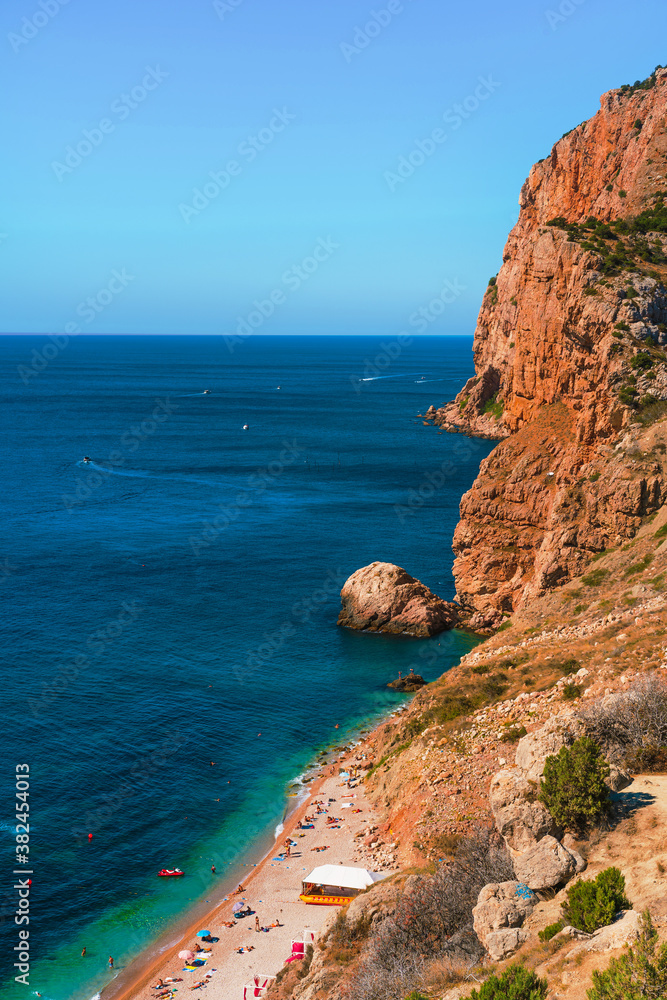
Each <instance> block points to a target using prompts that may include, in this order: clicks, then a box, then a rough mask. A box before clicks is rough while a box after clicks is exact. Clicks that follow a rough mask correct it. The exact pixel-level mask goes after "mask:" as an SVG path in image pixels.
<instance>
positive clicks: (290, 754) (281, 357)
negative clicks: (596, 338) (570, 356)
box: [0, 335, 493, 1000]
mask: <svg viewBox="0 0 667 1000" xmlns="http://www.w3.org/2000/svg"><path fill="white" fill-rule="evenodd" d="M472 374H473V358H472V338H471V337H463V336H462V337H456V336H450V337H438V336H428V337H421V338H414V339H413V340H412V341H411V342H408V343H406V342H405V341H402V342H401V343H399V342H398V341H392V340H391V339H390V338H386V337H384V338H383V337H362V336H359V337H356V336H322V337H307V336H299V337H266V336H259V335H256V336H253V337H248V338H246V339H245V340H240V341H239V342H235V343H230V342H229V341H225V340H224V339H223V338H218V337H199V336H170V337H166V336H165V337H160V336H151V337H115V336H108V337H92V336H89V337H86V336H79V337H73V338H70V339H69V341H67V340H66V339H65V338H59V337H57V338H53V339H49V338H48V337H45V336H39V337H32V336H4V337H2V338H0V378H1V385H0V392H1V394H2V416H3V433H2V440H1V442H0V448H1V462H2V471H3V476H2V482H1V484H0V506H1V508H2V523H3V527H4V531H3V547H2V550H1V551H0V592H1V594H2V598H3V599H2V602H1V604H2V611H1V623H0V625H1V629H2V646H3V649H4V650H5V653H6V655H5V657H4V667H3V673H2V707H3V713H2V716H3V719H2V727H1V728H0V789H1V794H0V871H1V872H2V878H1V884H2V894H1V897H0V995H1V996H2V997H6V998H7V1000H14V998H21V1000H24V998H25V997H27V996H33V995H35V994H37V993H39V994H41V995H42V997H44V998H45V1000H90V998H91V997H94V996H95V995H96V994H98V993H99V991H100V990H102V989H103V988H104V987H105V986H106V985H107V984H109V983H110V982H111V981H112V979H113V977H114V976H116V975H118V973H119V972H122V970H123V969H124V968H126V967H127V965H128V963H130V962H131V961H132V960H133V959H135V958H136V957H137V955H139V954H140V953H142V951H143V950H144V949H147V948H150V947H151V946H154V943H155V942H156V941H157V940H158V939H161V940H163V941H164V940H165V937H164V936H165V934H166V935H167V937H168V935H169V931H170V928H172V927H174V926H175V922H176V921H178V920H179V918H182V917H183V914H184V913H186V912H187V911H188V910H189V908H191V907H194V906H196V905H205V904H206V903H207V902H211V901H214V900H215V899H217V898H219V897H220V895H221V894H222V893H223V891H224V890H225V886H227V888H229V885H230V884H231V881H232V880H235V879H238V878H240V877H242V875H243V873H244V872H247V871H248V870H249V868H251V867H252V865H253V864H256V863H257V862H258V861H259V860H260V858H261V857H262V856H263V854H264V853H265V852H266V851H267V850H268V848H269V847H270V845H271V842H272V838H273V835H274V831H275V830H276V829H277V828H278V829H279V828H280V824H281V822H282V821H283V819H284V817H285V815H286V812H287V810H289V808H290V806H292V805H293V804H294V803H295V802H296V801H298V798H299V795H300V794H302V793H303V791H304V781H305V780H306V779H305V777H304V776H305V775H307V774H308V773H310V771H311V770H312V764H313V761H314V759H315V758H316V757H317V755H318V754H319V753H321V752H323V751H327V750H328V751H331V750H332V748H335V747H337V746H341V745H343V744H344V743H345V742H347V741H350V740H354V739H355V738H357V737H358V736H359V734H360V733H361V732H362V731H363V730H364V729H366V728H368V727H369V726H371V725H372V724H373V723H375V722H376V721H377V720H378V719H380V718H382V717H383V716H386V715H388V714H390V713H392V712H395V711H397V710H398V709H399V708H400V707H401V705H403V704H404V703H405V700H406V698H405V696H402V695H399V694H396V693H394V692H393V691H392V690H391V689H389V688H388V687H387V684H388V682H389V681H391V680H393V679H395V678H396V677H397V676H398V672H399V671H402V672H403V673H405V672H407V671H408V670H409V669H410V667H411V666H412V667H414V669H415V670H416V671H417V672H418V673H420V674H422V675H423V676H424V677H425V678H426V680H433V679H434V678H436V677H438V676H439V675H440V674H442V673H443V672H444V671H446V670H447V669H449V668H450V667H451V666H453V665H454V664H455V663H457V662H458V660H459V658H460V656H461V655H462V654H464V653H465V652H467V651H468V650H469V649H471V648H472V646H473V645H474V639H473V638H472V637H471V636H469V635H466V634H465V633H463V632H458V631H452V632H447V633H444V634H443V635H440V636H438V637H436V638H433V639H430V640H416V639H409V638H400V637H389V636H378V635H372V634H364V633H356V632H351V631H347V630H343V629H341V628H339V627H338V626H337V624H336V619H337V615H338V611H339V607H340V589H341V586H342V585H343V583H344V581H345V579H346V578H347V577H348V576H349V575H350V574H351V573H352V572H354V571H355V570H356V569H358V568H359V567H361V566H365V565H367V564H368V563H371V562H373V561H375V560H380V561H387V562H393V563H397V564H399V565H400V566H403V567H404V568H405V569H406V570H407V571H408V572H410V573H411V574H413V575H414V576H416V577H418V578H419V579H420V580H422V581H423V582H424V583H425V584H427V585H428V586H429V587H431V589H433V590H434V591H435V592H436V593H438V594H439V595H441V596H442V597H443V598H452V597H453V596H454V583H453V578H452V573H451V568H452V552H451V543H452V535H453V531H454V528H455V525H456V522H457V520H458V508H459V502H460V499H461V495H462V494H463V493H464V492H465V491H466V490H467V489H469V487H470V486H471V484H472V482H473V480H474V478H475V476H476V474H477V470H478V468H479V464H480V461H481V460H482V459H484V458H485V457H486V456H487V455H488V454H489V452H490V450H491V448H492V447H493V444H492V443H491V442H488V441H480V440H471V439H469V438H467V437H465V436H463V435H450V434H446V433H444V432H441V431H439V430H438V429H437V428H436V427H434V426H432V425H426V424H425V422H424V421H423V419H422V418H421V417H420V416H419V415H420V414H422V413H424V412H425V411H426V409H427V408H428V406H429V405H430V404H431V403H435V404H439V403H442V402H443V401H445V400H448V399H451V398H453V396H454V394H455V393H456V392H457V391H458V389H459V388H460V387H461V386H462V385H463V383H464V382H465V381H466V379H467V378H469V377H470V376H471V375H472ZM85 458H87V459H89V461H84V459H85ZM26 792H28V795H26V794H25V793H26ZM17 794H18V795H19V797H18V798H17ZM24 803H27V804H28V806H29V810H28V812H29V817H28V819H27V822H26V823H24V822H23V819H25V818H26V817H25V814H26V810H25V806H24ZM17 807H18V808H19V815H20V817H21V819H20V820H17V819H16V815H17V813H16V809H17ZM17 823H20V829H19V830H18V831H17ZM24 826H28V827H29V830H24V829H23V827H24ZM17 836H18V838H19V843H17ZM19 845H20V847H21V848H24V847H28V848H29V852H27V851H25V850H21V851H20V852H19ZM17 852H18V853H20V854H21V855H22V857H25V858H27V864H26V863H25V862H24V861H19V860H17ZM213 865H214V866H215V868H216V873H215V874H213V873H212V872H211V866H213ZM176 867H179V868H181V869H182V870H183V871H184V872H185V873H186V875H185V877H184V878H182V879H175V880H170V879H160V878H157V877H156V873H157V872H158V871H159V870H160V869H161V868H176ZM28 873H29V874H28ZM300 877H301V871H300V870H299V871H297V870H296V869H295V872H294V878H295V892H298V886H299V881H300ZM28 878H29V879H31V885H30V887H29V889H30V893H29V897H28V899H27V902H26V901H25V893H24V894H23V900H24V901H23V902H21V898H20V891H21V890H20V888H19V887H20V885H21V884H22V883H25V882H26V880H27V879H28ZM26 906H29V910H27V912H26ZM25 916H27V917H28V919H29V923H27V922H26V921H25V920H24V917H25ZM17 921H23V922H22V923H19V922H17ZM20 930H29V939H26V938H25V937H23V938H22V939H21V938H19V931H20ZM26 940H28V943H29V955H30V959H29V965H30V972H29V980H28V981H29V986H26V985H24V983H23V982H16V979H15V977H16V976H18V975H21V969H20V965H21V963H20V962H19V961H18V958H19V956H20V951H19V948H21V947H23V948H24V953H23V955H24V958H25V942H26ZM84 947H85V948H86V955H85V957H83V958H82V957H81V951H82V949H83V948H84ZM109 956H113V958H114V970H113V971H111V970H109V968H108V958H109ZM15 963H17V964H15Z"/></svg>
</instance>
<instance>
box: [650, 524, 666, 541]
mask: <svg viewBox="0 0 667 1000" xmlns="http://www.w3.org/2000/svg"><path fill="white" fill-rule="evenodd" d="M665 535H667V524H663V526H662V528H658V530H657V531H656V533H655V534H654V536H653V537H654V538H664V537H665Z"/></svg>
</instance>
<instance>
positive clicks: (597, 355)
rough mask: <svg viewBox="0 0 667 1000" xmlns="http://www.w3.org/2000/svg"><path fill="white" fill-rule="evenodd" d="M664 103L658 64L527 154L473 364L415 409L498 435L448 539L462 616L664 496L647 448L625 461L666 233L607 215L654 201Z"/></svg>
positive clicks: (653, 342)
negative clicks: (539, 155)
mask: <svg viewBox="0 0 667 1000" xmlns="http://www.w3.org/2000/svg"><path fill="white" fill-rule="evenodd" d="M666 113H667V71H666V70H658V71H657V73H656V76H655V79H654V86H652V87H651V88H649V89H643V90H637V91H634V92H631V93H628V92H623V91H619V90H616V91H611V92H610V93H608V94H606V95H605V96H604V97H603V98H602V102H601V109H600V111H599V112H598V114H597V115H596V116H595V117H594V118H592V119H591V120H590V121H588V122H585V123H584V124H582V125H580V126H579V127H577V128H575V129H573V130H572V132H570V133H569V134H568V135H566V136H564V137H563V138H562V139H561V140H560V141H559V142H557V143H556V145H555V146H554V147H553V149H552V151H551V154H550V155H549V156H548V157H547V158H546V159H545V160H542V161H541V162H540V163H538V164H536V165H535V166H534V167H533V169H532V170H531V172H530V176H529V177H528V180H527V181H526V183H525V184H524V187H523V190H522V192H521V199H520V204H521V213H520V217H519V221H518V222H517V224H516V226H515V227H514V229H513V230H512V232H511V234H510V236H509V239H508V242H507V245H506V247H505V251H504V254H503V264H502V267H501V269H500V272H499V274H498V276H497V278H496V279H493V281H492V283H491V284H490V285H489V288H488V290H487V292H486V295H485V297H484V301H483V304H482V308H481V311H480V314H479V320H478V324H477V329H476V331H475V342H474V355H475V368H476V373H477V374H476V375H475V377H474V378H472V379H470V380H469V382H468V383H467V384H466V386H465V387H464V388H463V389H462V391H461V392H460V393H459V395H458V396H457V397H456V400H455V401H454V402H453V403H450V404H447V405H446V406H444V407H442V408H440V409H436V408H435V407H433V408H431V410H429V412H428V413H427V416H428V417H430V418H431V419H433V420H434V421H435V423H437V424H438V425H439V426H441V427H444V428H446V429H447V430H453V431H462V432H464V433H467V434H472V435H479V436H483V437H490V438H499V439H505V440H503V441H502V443H501V444H499V445H498V447H497V448H496V449H495V450H494V451H493V452H492V453H491V455H490V456H489V457H488V458H487V459H486V460H485V461H484V462H483V463H482V465H481V468H480V473H479V476H478V478H477V480H476V482H475V484H474V485H473V487H472V489H471V490H470V492H469V493H467V494H466V495H465V496H464V497H463V500H462V503H461V521H460V523H459V525H458V527H457V529H456V534H455V537H454V550H455V554H456V562H455V565H454V575H455V578H456V584H457V599H458V600H459V601H460V603H461V604H462V605H463V606H464V607H465V608H467V609H468V610H469V611H470V612H471V613H473V614H474V615H475V618H474V619H473V621H472V622H471V626H473V627H474V626H477V627H478V628H483V627H485V626H486V627H493V626H496V625H498V624H499V622H500V621H501V620H502V618H503V616H505V615H508V614H511V613H512V612H513V611H515V610H516V609H517V608H520V607H523V606H525V605H526V604H527V602H528V601H530V600H531V599H532V598H534V597H536V596H539V595H541V594H543V593H545V592H546V591H548V590H550V589H552V588H553V587H555V586H558V585H560V584H562V583H565V582H567V581H568V580H569V579H571V578H572V577H574V576H576V575H579V574H580V573H581V572H582V571H583V569H584V567H585V566H586V564H587V562H588V559H589V558H590V556H591V555H592V554H593V553H596V552H600V551H602V550H603V549H606V548H608V547H610V546H611V545H615V544H622V543H623V541H624V540H627V539H629V538H631V537H632V536H633V535H634V533H635V532H636V530H637V528H638V526H639V525H640V523H641V520H642V518H643V517H645V516H646V515H648V514H651V513H652V512H654V511H655V510H657V509H658V507H659V506H660V505H661V504H662V503H663V502H664V501H665V499H666V497H667V489H666V485H665V480H664V478H663V476H662V473H661V467H660V466H659V465H658V464H657V463H656V462H655V460H652V459H651V456H637V457H636V459H635V460H634V462H633V463H631V462H629V461H628V460H627V453H628V451H629V450H630V451H631V450H632V448H633V437H634V430H633V426H632V425H633V422H634V421H635V420H636V406H637V403H638V402H639V401H640V400H644V401H646V403H645V405H646V406H648V405H650V401H651V400H665V399H667V364H666V363H665V362H666V360H667V359H666V358H665V353H664V351H663V350H662V345H664V344H665V343H667V266H666V264H667V253H666V251H667V235H666V234H665V233H664V232H660V231H657V232H652V231H651V227H650V220H649V223H647V224H646V225H644V229H647V227H648V233H645V234H643V235H641V236H639V237H638V236H636V235H633V232H632V227H626V228H625V229H623V228H621V229H618V228H614V229H611V228H610V226H609V224H610V223H614V224H615V223H616V222H617V221H618V220H628V219H632V218H634V217H636V216H637V215H639V214H640V213H643V212H645V211H646V210H649V212H650V211H652V210H654V209H655V208H656V206H658V208H659V207H660V206H661V205H662V204H663V203H662V201H660V192H661V191H662V190H663V189H664V187H665V179H664V160H665V157H667V131H665V128H664V121H665V115H666ZM654 217H655V214H654V215H653V216H651V217H650V218H654ZM592 219H593V220H597V223H598V224H597V226H595V225H594V224H593V222H592V221H591V220H592ZM656 225H659V224H657V223H656ZM647 237H648V238H647ZM638 352H645V354H646V356H645V357H643V360H642V362H641V364H639V365H638V364H637V363H636V357H637V354H638Z"/></svg>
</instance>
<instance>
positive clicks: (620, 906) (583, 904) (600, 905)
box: [563, 868, 631, 934]
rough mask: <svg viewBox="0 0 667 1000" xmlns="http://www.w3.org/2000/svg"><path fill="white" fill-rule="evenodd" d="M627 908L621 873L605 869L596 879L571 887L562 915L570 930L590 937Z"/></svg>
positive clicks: (576, 883) (616, 870)
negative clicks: (575, 929)
mask: <svg viewBox="0 0 667 1000" xmlns="http://www.w3.org/2000/svg"><path fill="white" fill-rule="evenodd" d="M630 905H631V904H630V902H629V900H628V898H627V896H626V895H625V878H624V876H623V874H622V873H621V872H620V871H619V869H618V868H607V869H605V871H603V872H600V874H599V875H598V877H597V878H595V879H588V880H587V881H581V882H575V883H574V885H571V886H570V888H569V889H568V890H567V902H566V903H565V905H564V906H563V914H564V915H565V919H566V920H567V922H568V923H569V924H571V925H572V927H576V928H578V930H580V931H586V933H588V934H592V933H593V931H596V930H597V929H598V928H599V927H606V925H607V924H610V923H612V921H613V919H614V917H615V916H616V914H617V913H618V911H619V910H627V909H629V908H630Z"/></svg>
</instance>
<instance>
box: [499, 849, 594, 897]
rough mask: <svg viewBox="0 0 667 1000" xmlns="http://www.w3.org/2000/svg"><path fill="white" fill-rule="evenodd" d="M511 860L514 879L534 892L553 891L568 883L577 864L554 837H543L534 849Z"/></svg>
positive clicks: (575, 859)
mask: <svg viewBox="0 0 667 1000" xmlns="http://www.w3.org/2000/svg"><path fill="white" fill-rule="evenodd" d="M513 860H514V871H515V873H516V877H517V878H518V879H520V880H521V881H522V882H525V884H526V885H527V886H529V887H530V888H531V889H533V891H534V892H540V891H541V890H543V889H553V888H554V887H555V886H557V885H561V884H562V883H564V882H567V881H569V879H571V878H572V876H573V875H574V874H575V873H576V871H577V865H578V864H579V861H578V860H577V858H575V857H574V855H573V854H572V853H571V851H568V849H567V847H563V845H562V844H561V843H559V841H557V840H556V838H555V837H549V836H547V837H543V838H542V840H540V841H539V843H537V844H536V845H535V847H531V849H530V850H529V851H524V853H523V854H519V855H518V856H517V857H515V858H514V859H513ZM581 860H582V861H583V859H581Z"/></svg>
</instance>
